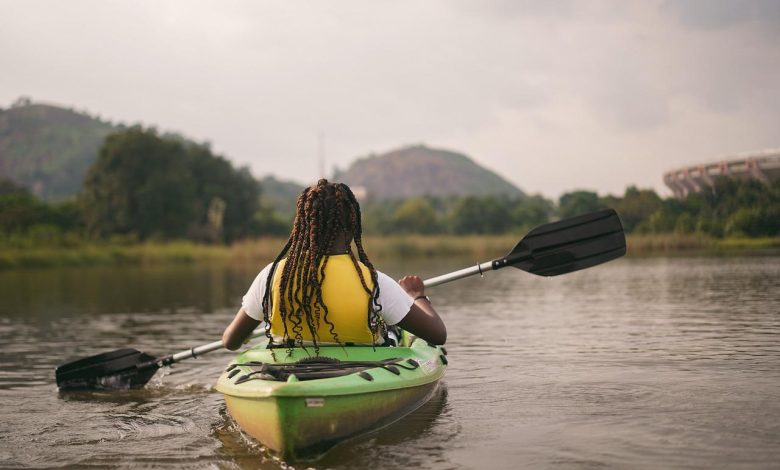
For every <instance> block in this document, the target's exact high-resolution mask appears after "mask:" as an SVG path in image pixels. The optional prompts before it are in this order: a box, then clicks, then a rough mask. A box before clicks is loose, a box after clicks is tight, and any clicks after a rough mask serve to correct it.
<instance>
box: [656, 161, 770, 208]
mask: <svg viewBox="0 0 780 470" xmlns="http://www.w3.org/2000/svg"><path fill="white" fill-rule="evenodd" d="M719 176H734V177H738V178H753V179H757V180H759V181H762V182H764V183H767V184H769V183H770V182H772V181H776V180H778V179H780V149H772V150H764V151H761V152H750V153H743V154H739V155H733V156H731V157H727V158H726V159H724V160H721V161H719V162H715V163H707V164H704V165H695V166H689V167H685V168H679V169H677V170H673V171H669V172H667V173H664V183H665V184H666V186H668V187H669V189H671V190H672V192H673V193H674V195H675V197H678V198H684V197H685V196H687V195H688V194H690V193H694V192H699V191H701V190H703V189H704V188H710V187H712V186H713V185H714V184H715V179H716V178H717V177H719Z"/></svg>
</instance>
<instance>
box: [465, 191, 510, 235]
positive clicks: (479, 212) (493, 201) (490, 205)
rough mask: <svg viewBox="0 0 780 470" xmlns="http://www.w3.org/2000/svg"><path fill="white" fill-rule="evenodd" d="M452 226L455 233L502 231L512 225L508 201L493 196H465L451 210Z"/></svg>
mask: <svg viewBox="0 0 780 470" xmlns="http://www.w3.org/2000/svg"><path fill="white" fill-rule="evenodd" d="M451 220H452V228H453V231H454V232H455V233H457V234H467V233H504V232H506V231H508V230H509V229H510V228H511V227H512V218H511V217H510V210H509V201H508V200H506V199H503V198H498V197H494V196H486V197H477V196H466V197H464V198H463V199H461V200H460V201H458V203H456V205H455V207H454V209H453V211H452V217H451Z"/></svg>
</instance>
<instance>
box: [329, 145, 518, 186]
mask: <svg viewBox="0 0 780 470" xmlns="http://www.w3.org/2000/svg"><path fill="white" fill-rule="evenodd" d="M334 180H337V181H343V182H344V183H347V184H348V185H349V186H350V187H351V188H352V189H353V190H354V191H355V192H356V194H358V193H365V195H366V196H369V197H375V198H378V199H392V198H408V197H414V196H424V195H430V196H463V195H477V196H485V195H508V196H523V192H522V191H521V190H520V189H518V188H517V187H516V186H514V185H513V184H512V183H510V182H508V181H507V180H505V179H504V178H502V177H500V176H499V175H497V174H496V173H494V172H492V171H490V170H487V169H485V168H483V167H481V166H479V165H477V164H476V163H474V161H472V160H471V159H470V158H469V157H467V156H465V155H463V154H460V153H456V152H451V151H448V150H441V149H434V148H429V147H426V146H424V145H415V146H410V147H404V148H401V149H398V150H393V151H391V152H387V153H384V154H381V155H371V156H368V157H366V158H361V159H359V160H357V161H356V162H354V163H353V164H352V165H351V166H350V167H349V168H348V169H347V170H346V171H343V172H337V173H336V175H335V178H334Z"/></svg>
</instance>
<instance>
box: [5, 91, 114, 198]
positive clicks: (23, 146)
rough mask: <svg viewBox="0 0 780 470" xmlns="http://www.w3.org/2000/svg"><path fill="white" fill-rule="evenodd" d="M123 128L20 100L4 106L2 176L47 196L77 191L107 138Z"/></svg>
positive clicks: (69, 194) (65, 194)
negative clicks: (6, 106) (9, 105)
mask: <svg viewBox="0 0 780 470" xmlns="http://www.w3.org/2000/svg"><path fill="white" fill-rule="evenodd" d="M118 128H119V126H115V125H112V124H111V123H108V122H105V121H102V120H101V119H99V118H95V117H91V116H88V115H86V114H83V113H78V112H75V111H73V110H70V109H65V108H60V107H57V106H51V105H46V104H37V103H32V102H31V101H30V100H28V99H19V100H18V101H17V102H16V103H14V105H13V106H11V108H9V109H0V175H2V176H3V177H5V178H9V179H11V180H13V181H15V182H16V183H18V184H21V185H23V186H26V187H28V188H30V189H31V190H32V191H33V192H34V193H35V194H36V195H37V196H39V197H42V198H44V199H47V200H57V199H64V198H68V197H71V196H73V195H75V194H76V193H77V192H78V191H79V189H80V188H81V183H82V180H83V178H84V175H85V174H86V172H87V168H89V166H90V165H91V164H92V162H94V161H95V158H96V157H97V152H98V148H99V147H100V145H101V144H102V143H103V139H105V137H106V136H107V135H108V134H109V133H111V132H112V131H114V130H116V129H118Z"/></svg>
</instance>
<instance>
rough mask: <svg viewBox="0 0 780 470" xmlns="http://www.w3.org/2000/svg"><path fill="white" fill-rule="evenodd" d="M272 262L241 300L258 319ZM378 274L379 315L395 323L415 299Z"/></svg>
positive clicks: (401, 317)
mask: <svg viewBox="0 0 780 470" xmlns="http://www.w3.org/2000/svg"><path fill="white" fill-rule="evenodd" d="M272 264H273V263H271V264H269V265H268V266H266V267H265V268H263V270H262V271H260V274H258V275H257V277H256V278H255V280H254V282H252V285H251V286H249V290H248V291H247V292H246V295H244V299H243V301H242V302H241V307H243V309H244V311H245V312H246V313H247V315H249V316H250V317H252V318H254V319H255V320H257V321H262V320H263V295H265V286H266V283H267V281H268V275H269V273H270V272H271V266H272ZM376 276H377V281H378V283H379V304H380V305H382V311H381V312H379V315H380V316H381V317H382V319H384V321H385V323H386V324H388V325H395V324H396V323H398V322H399V321H401V320H403V319H404V317H405V316H406V314H407V313H409V309H410V308H412V304H414V299H412V298H411V297H409V294H407V293H406V291H405V290H404V289H403V288H402V287H401V286H400V285H399V284H398V283H397V282H395V281H394V280H393V279H392V278H391V277H390V276H388V275H387V274H385V273H383V272H380V271H377V272H376Z"/></svg>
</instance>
